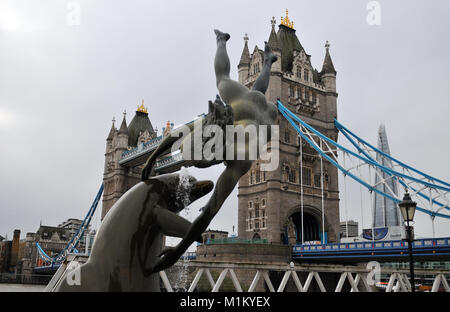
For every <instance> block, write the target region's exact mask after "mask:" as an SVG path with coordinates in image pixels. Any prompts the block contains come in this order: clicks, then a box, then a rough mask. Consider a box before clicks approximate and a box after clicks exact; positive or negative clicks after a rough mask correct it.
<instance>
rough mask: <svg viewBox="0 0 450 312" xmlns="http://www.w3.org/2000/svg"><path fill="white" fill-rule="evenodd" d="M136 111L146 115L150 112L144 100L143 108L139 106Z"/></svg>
mask: <svg viewBox="0 0 450 312" xmlns="http://www.w3.org/2000/svg"><path fill="white" fill-rule="evenodd" d="M136 111H137V112H141V113H144V114H148V111H147V109H146V108H145V106H144V99H142V104H141V106H139V105H138V108H137V110H136Z"/></svg>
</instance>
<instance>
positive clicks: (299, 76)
mask: <svg viewBox="0 0 450 312" xmlns="http://www.w3.org/2000/svg"><path fill="white" fill-rule="evenodd" d="M297 77H298V78H300V79H301V78H302V68H301V67H300V66H298V67H297Z"/></svg>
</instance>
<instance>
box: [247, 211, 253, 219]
mask: <svg viewBox="0 0 450 312" xmlns="http://www.w3.org/2000/svg"><path fill="white" fill-rule="evenodd" d="M252 217H253V214H252V212H251V211H250V212H249V213H248V218H249V219H251V218H252Z"/></svg>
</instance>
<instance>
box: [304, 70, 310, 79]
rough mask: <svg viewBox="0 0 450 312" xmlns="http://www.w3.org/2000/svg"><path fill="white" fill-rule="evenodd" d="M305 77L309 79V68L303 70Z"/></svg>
mask: <svg viewBox="0 0 450 312" xmlns="http://www.w3.org/2000/svg"><path fill="white" fill-rule="evenodd" d="M303 77H304V78H305V80H306V81H309V70H307V69H305V70H304V72H303Z"/></svg>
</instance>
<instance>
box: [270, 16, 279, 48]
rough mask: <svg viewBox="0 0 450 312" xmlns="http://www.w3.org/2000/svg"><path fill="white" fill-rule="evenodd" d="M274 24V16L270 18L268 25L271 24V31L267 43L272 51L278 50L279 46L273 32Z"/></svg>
mask: <svg viewBox="0 0 450 312" xmlns="http://www.w3.org/2000/svg"><path fill="white" fill-rule="evenodd" d="M276 22H277V21H276V20H275V16H272V20H271V21H270V24H272V30H271V31H270V36H269V40H268V41H267V42H268V43H269V47H270V48H271V49H272V50H280V44H279V43H278V38H277V34H276V32H275V24H276Z"/></svg>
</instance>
